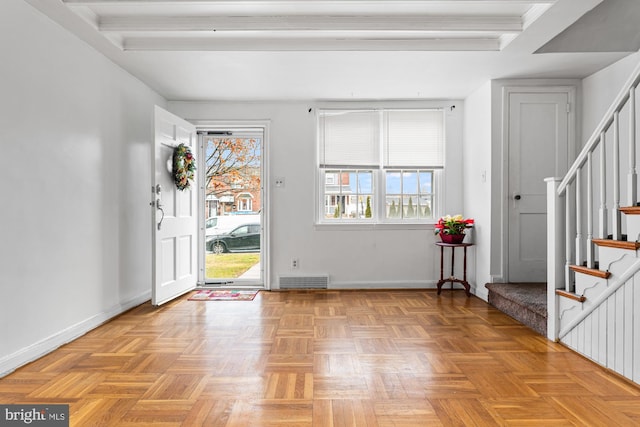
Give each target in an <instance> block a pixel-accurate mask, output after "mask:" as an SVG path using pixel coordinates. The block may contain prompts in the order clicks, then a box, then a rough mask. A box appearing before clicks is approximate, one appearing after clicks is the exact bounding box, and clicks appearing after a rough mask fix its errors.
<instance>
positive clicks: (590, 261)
mask: <svg viewBox="0 0 640 427" xmlns="http://www.w3.org/2000/svg"><path fill="white" fill-rule="evenodd" d="M594 258H595V249H594V247H593V155H592V152H591V151H589V154H588V155H587V268H594V267H595V259H594Z"/></svg>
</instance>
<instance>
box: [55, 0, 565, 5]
mask: <svg viewBox="0 0 640 427" xmlns="http://www.w3.org/2000/svg"><path fill="white" fill-rule="evenodd" d="M556 1H557V0H305V2H304V3H305V4H309V3H311V4H334V5H335V4H340V5H343V4H367V3H369V4H372V5H373V4H385V3H386V4H389V5H394V6H398V5H403V4H420V3H424V4H433V3H440V4H452V3H454V4H461V3H462V4H464V3H468V4H482V3H486V4H492V3H493V4H516V5H517V4H525V5H527V4H553V3H555V2H556ZM62 2H63V3H66V4H69V5H88V6H90V5H98V4H101V5H134V4H135V5H152V4H164V5H178V6H188V5H189V4H194V5H208V4H210V5H215V4H221V5H238V4H248V5H251V4H275V5H281V4H295V5H298V6H302V5H301V4H300V3H301V2H300V0H62Z"/></svg>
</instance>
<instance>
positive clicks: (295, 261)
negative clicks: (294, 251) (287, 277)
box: [291, 258, 300, 268]
mask: <svg viewBox="0 0 640 427" xmlns="http://www.w3.org/2000/svg"><path fill="white" fill-rule="evenodd" d="M299 266H300V262H299V261H298V258H291V268H298V267H299Z"/></svg>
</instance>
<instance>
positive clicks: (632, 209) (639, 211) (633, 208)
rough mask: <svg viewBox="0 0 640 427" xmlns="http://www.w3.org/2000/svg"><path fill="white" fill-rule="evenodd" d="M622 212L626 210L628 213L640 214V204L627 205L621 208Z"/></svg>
mask: <svg viewBox="0 0 640 427" xmlns="http://www.w3.org/2000/svg"><path fill="white" fill-rule="evenodd" d="M620 211H621V212H624V213H625V214H626V215H640V206H626V207H624V208H620Z"/></svg>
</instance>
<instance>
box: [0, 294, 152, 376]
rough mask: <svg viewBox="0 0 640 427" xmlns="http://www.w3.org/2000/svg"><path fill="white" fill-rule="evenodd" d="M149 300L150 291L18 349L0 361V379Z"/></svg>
mask: <svg viewBox="0 0 640 427" xmlns="http://www.w3.org/2000/svg"><path fill="white" fill-rule="evenodd" d="M150 299H151V291H147V292H144V293H143V294H141V295H138V296H137V297H134V298H131V299H130V300H128V301H124V302H122V303H120V304H117V305H115V306H113V307H111V308H109V309H108V310H106V311H103V312H102V313H98V314H96V315H95V316H92V317H90V318H88V319H86V320H83V321H82V322H79V323H76V324H75V325H73V326H70V327H68V328H66V329H63V330H62V331H60V332H58V333H56V334H54V335H51V336H49V337H47V338H45V339H43V340H41V341H38V342H36V343H34V344H32V345H30V346H28V347H25V348H23V349H20V350H18V351H16V352H15V353H13V354H9V355H7V356H5V357H3V358H2V359H0V378H2V377H4V376H6V375H7V374H9V373H11V372H13V371H15V370H16V369H18V368H19V367H21V366H23V365H26V364H27V363H29V362H33V361H34V360H36V359H38V358H40V357H42V356H44V355H45V354H48V353H51V352H52V351H53V350H55V349H57V348H58V347H60V346H62V345H64V344H67V343H69V342H71V341H73V340H75V339H76V338H78V337H81V336H82V335H84V334H86V333H87V332H89V331H91V330H93V329H95V328H97V327H98V326H100V325H102V324H103V323H105V322H106V321H108V320H110V319H112V318H114V317H115V316H117V315H119V314H121V313H124V312H125V311H127V310H129V309H131V308H133V307H136V306H138V305H140V304H143V303H145V302H147V301H149V300H150Z"/></svg>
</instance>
